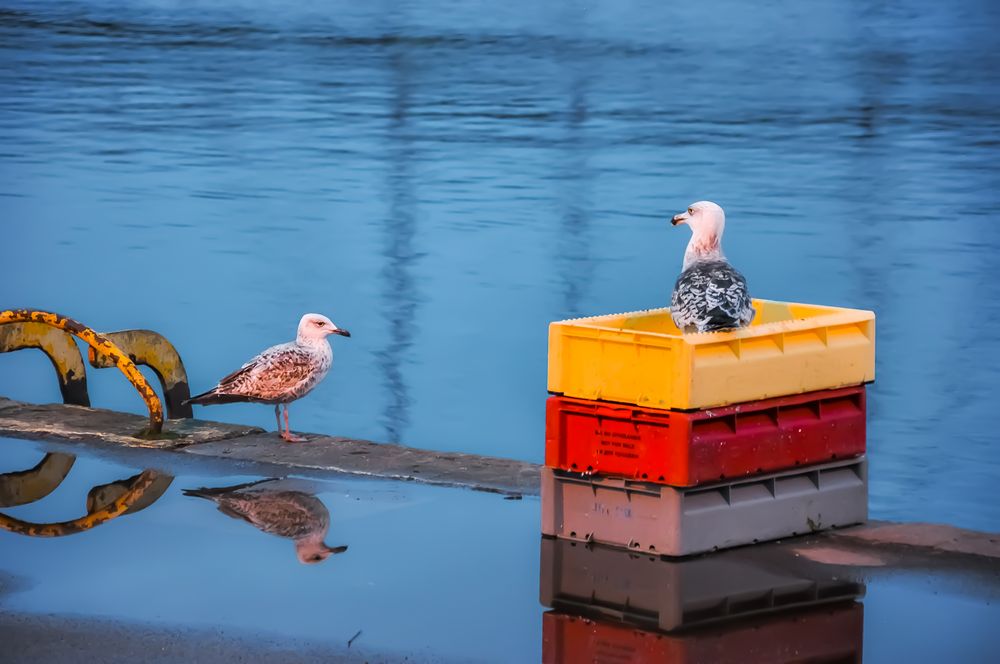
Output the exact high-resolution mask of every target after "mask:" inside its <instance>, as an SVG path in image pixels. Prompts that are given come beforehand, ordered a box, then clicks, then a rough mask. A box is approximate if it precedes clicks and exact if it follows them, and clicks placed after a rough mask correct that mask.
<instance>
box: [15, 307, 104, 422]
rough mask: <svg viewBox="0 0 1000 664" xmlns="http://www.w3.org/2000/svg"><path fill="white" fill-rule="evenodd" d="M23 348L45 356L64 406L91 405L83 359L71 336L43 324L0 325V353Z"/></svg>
mask: <svg viewBox="0 0 1000 664" xmlns="http://www.w3.org/2000/svg"><path fill="white" fill-rule="evenodd" d="M23 348H37V349H39V350H41V351H42V352H43V353H45V354H46V355H48V357H49V361H50V362H52V366H53V367H54V368H55V370H56V374H57V375H58V376H59V391H60V392H62V399H63V403H71V404H74V405H77V406H89V405H90V396H89V395H88V394H87V372H86V369H85V368H84V365H83V356H82V355H80V348H79V347H78V346H77V345H76V342H75V341H74V340H73V336H72V335H71V334H69V333H68V332H65V331H63V330H57V329H55V328H52V327H49V326H48V325H45V324H44V323H11V324H9V325H0V353H10V352H13V351H15V350H21V349H23Z"/></svg>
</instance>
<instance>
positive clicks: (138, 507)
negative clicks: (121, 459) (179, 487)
mask: <svg viewBox="0 0 1000 664" xmlns="http://www.w3.org/2000/svg"><path fill="white" fill-rule="evenodd" d="M137 479H139V475H133V476H132V477H130V478H128V479H125V480H118V481H117V482H110V483H109V484H101V485H100V486H95V487H94V488H93V489H91V490H90V491H88V492H87V513H88V514H89V513H93V512H96V511H97V510H99V509H101V508H103V507H104V506H105V505H109V504H111V503H113V502H114V501H116V500H118V499H119V498H121V496H122V494H123V493H125V492H126V491H128V490H129V487H130V486H131V485H132V482H135V481H136V480H137ZM173 481H174V476H173V475H164V474H159V475H158V476H157V478H156V479H155V480H153V483H152V484H150V485H149V488H147V489H146V490H145V491H143V493H142V495H141V496H139V498H138V499H137V500H136V501H135V502H134V503H132V504H131V505H129V508H128V509H127V510H125V512H124V513H125V514H135V513H136V512H141V511H142V510H144V509H146V508H147V507H149V506H150V505H152V504H153V503H155V502H156V501H157V500H159V499H160V496H162V495H163V494H164V492H166V490H167V488H168V487H170V484H171V483H172V482H173Z"/></svg>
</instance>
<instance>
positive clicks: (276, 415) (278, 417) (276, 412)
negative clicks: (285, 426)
mask: <svg viewBox="0 0 1000 664" xmlns="http://www.w3.org/2000/svg"><path fill="white" fill-rule="evenodd" d="M274 419H275V420H276V421H277V422H278V433H279V434H280V433H283V431H282V429H281V404H280V403H276V404H274Z"/></svg>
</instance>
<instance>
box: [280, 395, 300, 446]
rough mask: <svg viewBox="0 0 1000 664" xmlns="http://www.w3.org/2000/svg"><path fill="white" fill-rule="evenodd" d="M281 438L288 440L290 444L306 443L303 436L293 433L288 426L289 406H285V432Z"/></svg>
mask: <svg viewBox="0 0 1000 664" xmlns="http://www.w3.org/2000/svg"><path fill="white" fill-rule="evenodd" d="M281 437H282V438H284V439H285V440H287V441H288V442H289V443H304V442H305V440H306V439H305V438H303V437H301V436H296V435H295V434H294V433H292V430H291V428H290V427H289V426H288V404H287V403H286V404H285V431H284V432H283V433H282V434H281Z"/></svg>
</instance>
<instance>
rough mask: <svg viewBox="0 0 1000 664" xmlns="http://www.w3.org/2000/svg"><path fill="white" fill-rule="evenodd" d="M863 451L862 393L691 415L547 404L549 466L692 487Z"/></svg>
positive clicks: (564, 400)
mask: <svg viewBox="0 0 1000 664" xmlns="http://www.w3.org/2000/svg"><path fill="white" fill-rule="evenodd" d="M864 452H865V387H864V386H863V385H859V386H856V387H848V388H841V389H836V390H824V391H822V392H810V393H808V394H799V395H795V396H788V397H778V398H774V399H764V400H762V401H752V402H749V403H742V404H736V405H734V406H724V407H722V408H709V409H706V410H698V411H693V412H681V411H673V410H659V409H654V408H642V407H639V406H629V405H623V404H615V403H608V402H603V401H588V400H585V399H574V398H570V397H560V396H553V397H549V400H548V402H547V404H546V422H545V465H546V466H549V467H550V468H559V469H562V470H569V471H573V472H578V473H595V474H602V475H611V476H617V477H626V478H630V479H638V480H645V481H648V482H659V483H663V484H669V485H671V486H696V485H698V484H703V483H706V482H717V481H719V480H727V479H738V478H741V477H746V476H748V475H755V474H759V473H766V472H772V471H777V470H785V469H788V468H794V467H795V466H800V465H808V464H815V463H823V462H825V461H830V460H831V459H846V458H852V457H856V456H860V455H862V454H864Z"/></svg>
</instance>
